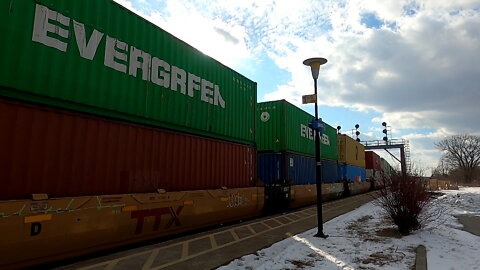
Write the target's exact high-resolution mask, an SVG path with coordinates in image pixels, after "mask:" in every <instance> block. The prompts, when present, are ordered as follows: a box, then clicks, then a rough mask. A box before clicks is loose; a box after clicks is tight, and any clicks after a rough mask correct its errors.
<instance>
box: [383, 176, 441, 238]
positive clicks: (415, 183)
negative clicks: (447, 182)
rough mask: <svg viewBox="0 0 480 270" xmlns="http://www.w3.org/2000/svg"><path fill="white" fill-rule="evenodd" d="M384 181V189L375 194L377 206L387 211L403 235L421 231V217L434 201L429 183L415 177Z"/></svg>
mask: <svg viewBox="0 0 480 270" xmlns="http://www.w3.org/2000/svg"><path fill="white" fill-rule="evenodd" d="M383 181H384V183H383V184H384V185H383V186H384V187H382V188H381V189H379V190H378V191H377V192H376V194H375V197H376V200H375V204H377V205H378V206H380V207H381V208H382V209H383V210H385V212H386V213H387V215H388V216H389V217H390V218H391V219H392V221H393V223H395V225H397V227H398V231H399V232H400V233H401V234H404V235H406V234H409V233H410V232H412V231H414V230H417V229H419V228H420V227H421V220H422V219H421V217H420V216H421V215H422V214H423V213H424V212H425V211H426V210H427V208H428V206H429V204H430V203H431V202H432V199H433V197H432V196H431V195H430V193H429V191H428V182H427V181H424V180H423V179H422V178H421V177H419V176H414V175H407V176H406V177H402V176H392V177H391V178H386V177H384V179H383Z"/></svg>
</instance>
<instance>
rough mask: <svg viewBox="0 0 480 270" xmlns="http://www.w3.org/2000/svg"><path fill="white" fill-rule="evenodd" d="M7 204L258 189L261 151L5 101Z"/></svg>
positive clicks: (0, 162)
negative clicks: (39, 197)
mask: <svg viewBox="0 0 480 270" xmlns="http://www.w3.org/2000/svg"><path fill="white" fill-rule="evenodd" d="M0 130H1V132H0V149H1V151H0V179H1V182H2V188H1V189H0V199H2V200H5V199H7V200H8V199H23V198H30V197H31V194H33V193H47V194H48V195H49V196H50V197H65V196H81V195H96V194H120V193H141V192H156V191H157V189H165V190H167V191H180V190H196V189H215V188H221V187H222V186H225V187H228V188H240V187H249V186H252V185H253V183H254V179H255V172H256V150H255V148H254V147H251V146H247V145H242V144H237V143H231V142H225V141H222V140H214V139H209V138H205V137H200V136H193V135H187V134H184V133H178V132H172V131H167V130H162V129H158V128H148V127H144V126H139V125H135V124H127V123H122V122H116V121H111V120H105V119H101V118H96V117H86V116H84V115H79V114H73V113H67V112H65V111H60V110H53V109H47V108H46V107H44V106H43V107H39V106H33V105H27V104H21V103H18V102H11V101H6V100H0Z"/></svg>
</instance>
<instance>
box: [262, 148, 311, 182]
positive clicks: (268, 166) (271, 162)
mask: <svg viewBox="0 0 480 270" xmlns="http://www.w3.org/2000/svg"><path fill="white" fill-rule="evenodd" d="M257 162H258V166H257V172H258V173H257V176H258V178H259V179H260V180H261V181H263V182H264V183H265V184H292V185H309V184H315V183H316V179H315V158H313V157H307V156H302V155H296V154H291V153H259V154H258V159H257Z"/></svg>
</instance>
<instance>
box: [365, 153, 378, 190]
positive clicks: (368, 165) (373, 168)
mask: <svg viewBox="0 0 480 270" xmlns="http://www.w3.org/2000/svg"><path fill="white" fill-rule="evenodd" d="M365 169H366V177H367V179H370V180H374V181H376V182H379V181H380V180H381V176H382V162H381V159H380V156H379V155H377V153H375V152H373V151H365Z"/></svg>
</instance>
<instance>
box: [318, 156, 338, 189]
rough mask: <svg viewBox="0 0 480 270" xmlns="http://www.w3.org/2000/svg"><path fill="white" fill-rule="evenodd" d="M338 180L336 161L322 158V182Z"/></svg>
mask: <svg viewBox="0 0 480 270" xmlns="http://www.w3.org/2000/svg"><path fill="white" fill-rule="evenodd" d="M338 180H339V178H338V167H337V161H336V160H328V159H322V183H335V182H337V181H338Z"/></svg>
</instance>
